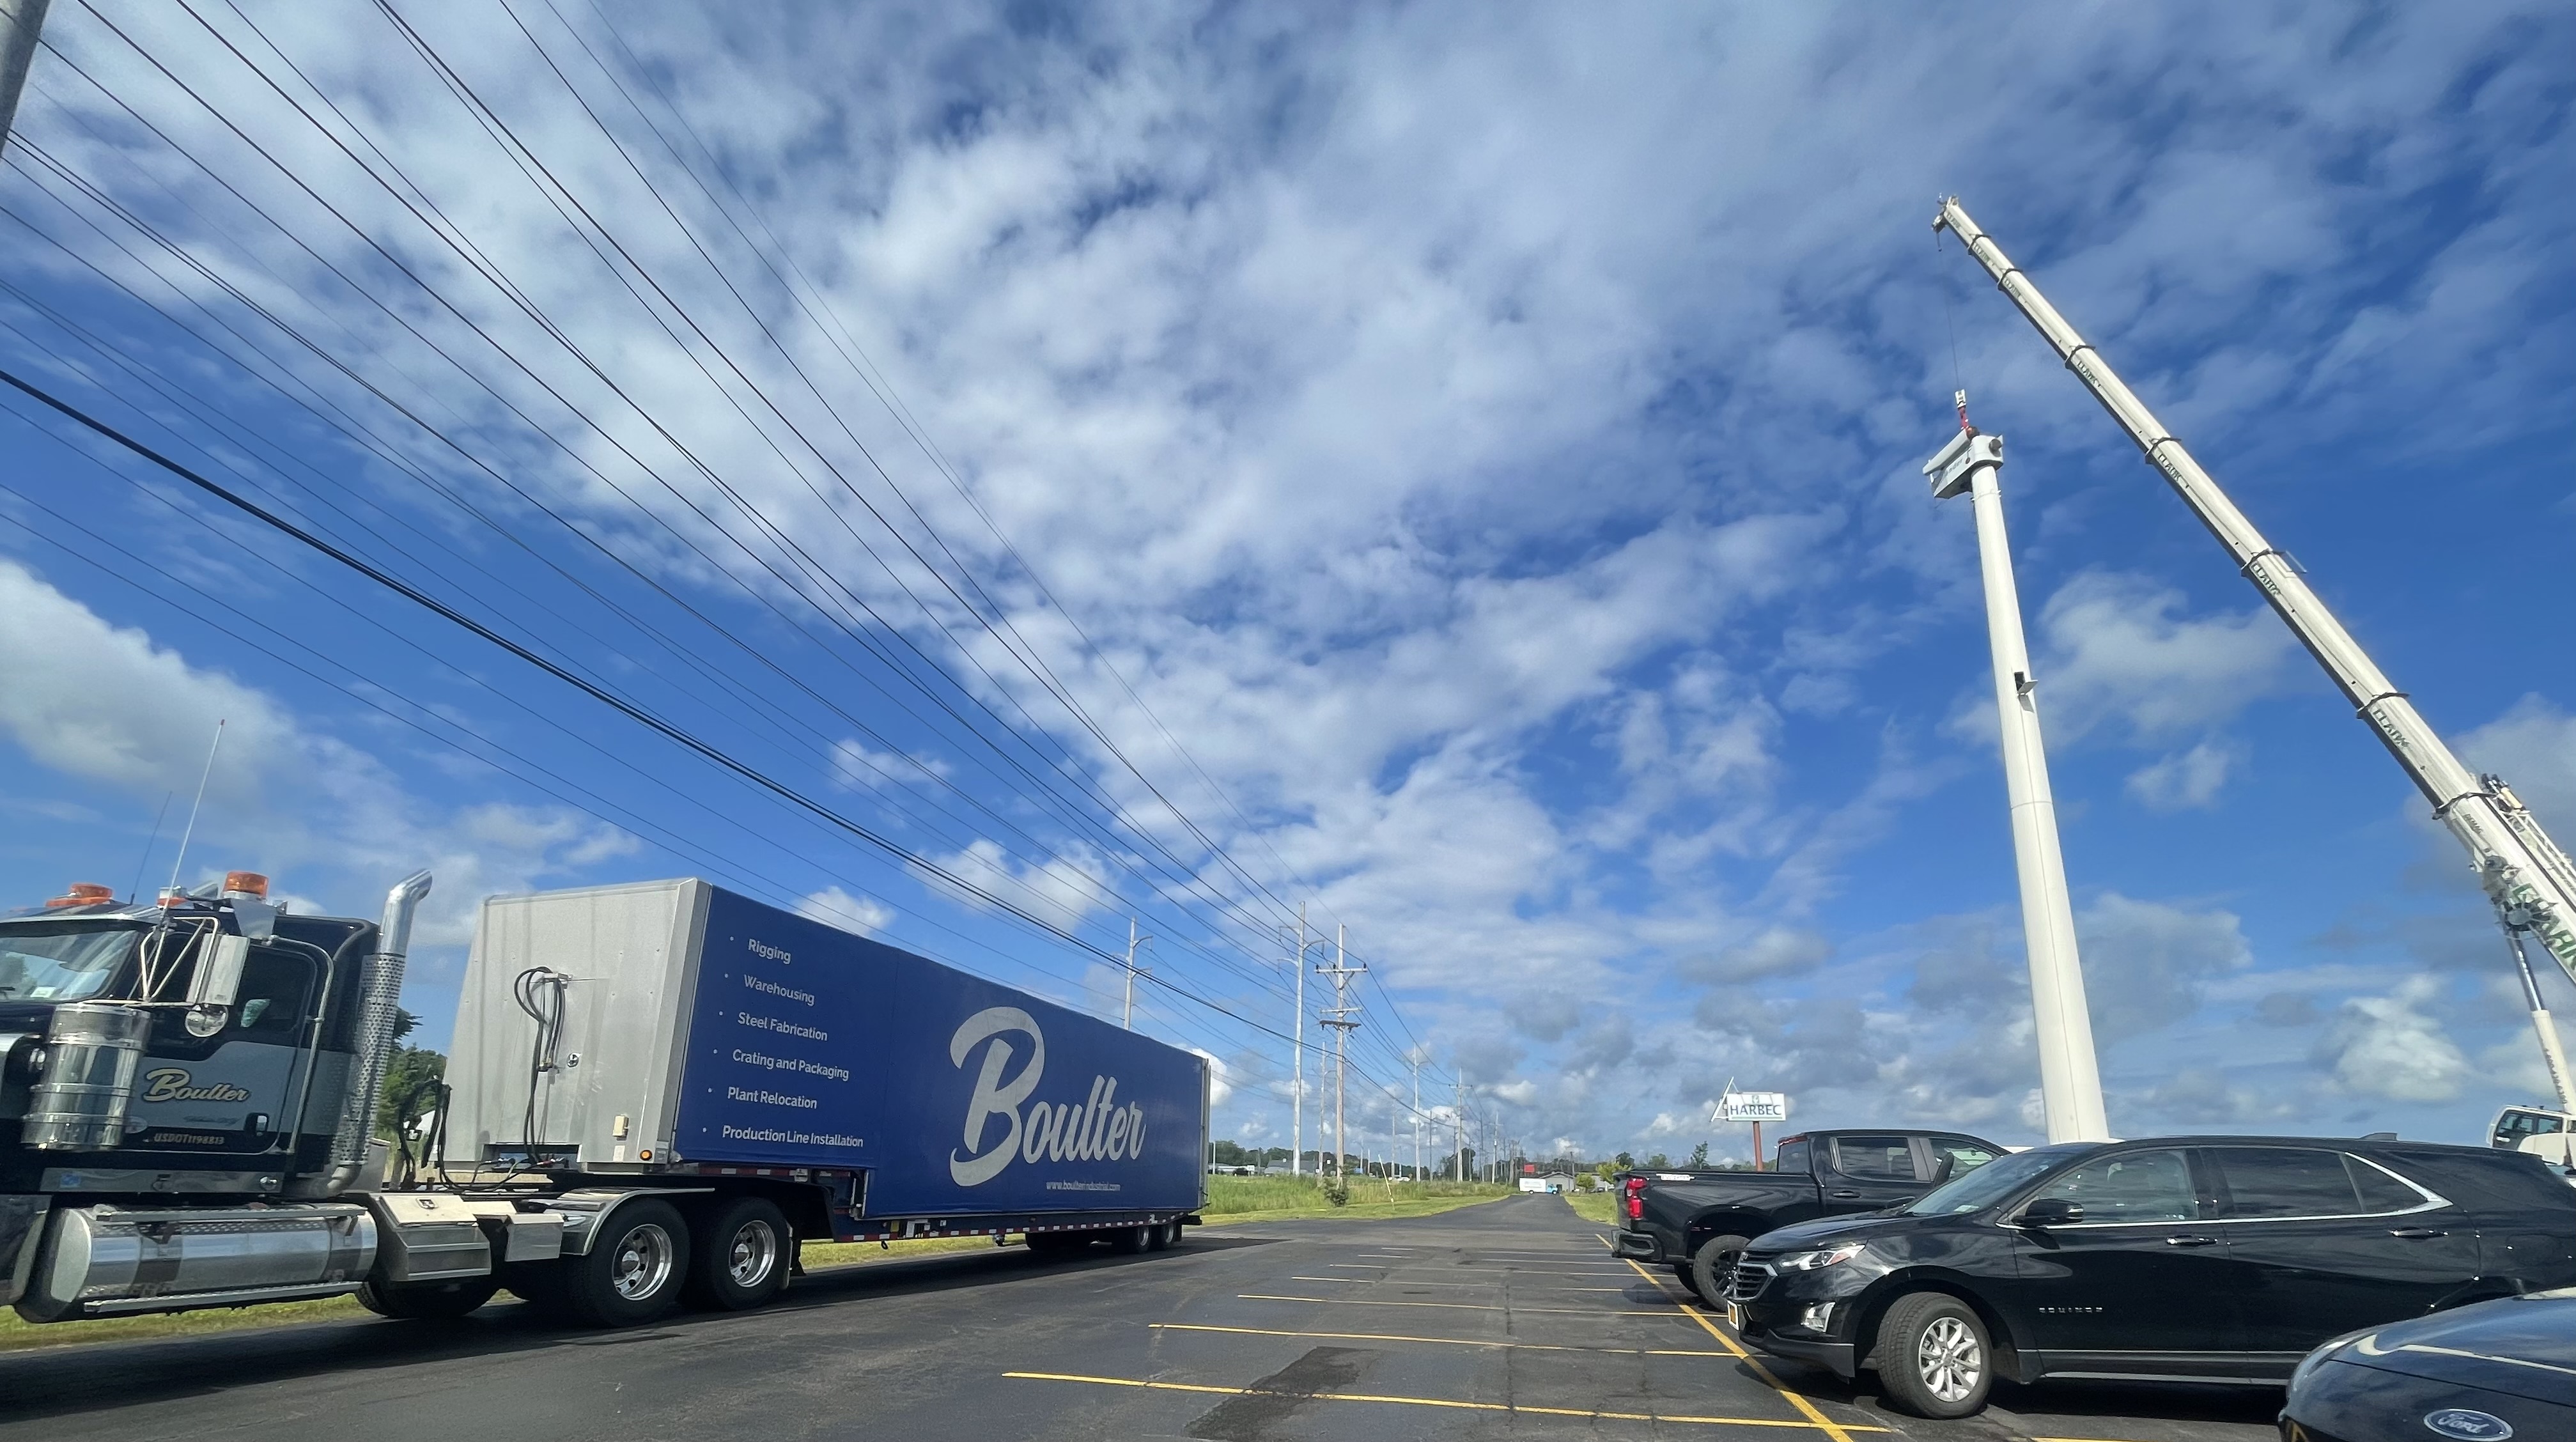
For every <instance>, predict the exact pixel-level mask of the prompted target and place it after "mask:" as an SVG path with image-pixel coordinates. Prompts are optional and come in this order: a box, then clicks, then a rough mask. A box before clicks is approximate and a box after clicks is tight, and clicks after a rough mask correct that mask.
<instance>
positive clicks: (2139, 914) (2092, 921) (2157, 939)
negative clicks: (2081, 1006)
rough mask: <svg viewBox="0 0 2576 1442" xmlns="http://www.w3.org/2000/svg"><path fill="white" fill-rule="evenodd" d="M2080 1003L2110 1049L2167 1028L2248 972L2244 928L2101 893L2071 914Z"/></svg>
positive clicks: (2214, 914)
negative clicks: (2210, 992) (2216, 987)
mask: <svg viewBox="0 0 2576 1442" xmlns="http://www.w3.org/2000/svg"><path fill="white" fill-rule="evenodd" d="M2075 933H2076V940H2077V943H2078V947H2079V950H2080V952H2081V954H2082V957H2083V965H2084V990H2085V999H2086V1000H2087V1001H2088V1002H2089V1003H2090V1004H2091V1008H2092V1012H2093V1029H2094V1035H2095V1037H2096V1039H2097V1040H2099V1041H2101V1042H2103V1043H2105V1044H2109V1043H2112V1042H2116V1041H2118V1040H2120V1039H2122V1038H2125V1037H2130V1036H2136V1035H2139V1034H2141V1033H2144V1032H2150V1031H2154V1030H2156V1029H2158V1028H2160V1027H2165V1026H2169V1025H2171V1024H2173V1023H2175V1022H2178V1021H2180V1020H2182V1019H2183V1018H2185V1017H2187V1016H2189V1015H2191V1014H2192V1013H2193V1012H2194V1011H2197V1010H2198V1009H2199V1008H2200V1004H2201V998H2202V995H2203V994H2204V991H2205V990H2206V988H2207V987H2208V986H2209V984H2210V983H2212V982H2214V981H2218V980H2221V979H2223V978H2226V977H2229V976H2232V975H2234V974H2236V973H2237V972H2240V971H2243V970H2245V969H2246V968H2248V967H2250V966H2252V965H2253V962H2254V954H2253V950H2252V948H2250V947H2249V946H2247V945H2246V942H2245V936H2244V932H2243V930H2242V923H2241V922H2239V920H2238V919H2237V917H2236V915H2235V913H2233V912H2228V911H2217V910H2211V911H2193V910H2190V909H2187V908H2184V907H2180V906H2175V905H2171V904H2169V903H2165V902H2157V901H2140V900H2135V899H2133V898H2130V897H2126V896H2123V895H2121V894H2120V893H2118V892H2116V891H2106V892H2104V893H2102V894H2101V895H2100V896H2098V897H2096V898H2094V899H2093V900H2092V901H2090V902H2088V903H2087V904H2086V905H2084V906H2083V907H2082V908H2080V909H2079V910H2078V911H2077V912H2076V914H2075Z"/></svg>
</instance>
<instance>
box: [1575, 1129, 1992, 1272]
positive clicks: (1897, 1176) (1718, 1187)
mask: <svg viewBox="0 0 2576 1442" xmlns="http://www.w3.org/2000/svg"><path fill="white" fill-rule="evenodd" d="M2003 1154H2004V1148H2002V1147H2000V1146H1997V1145H1996V1144H1994V1143H1993V1142H1989V1141H1986V1140H1983V1139H1982V1138H1978V1137H1973V1136H1969V1135H1968V1134H1966V1133H1964V1132H1949V1131H1913V1130H1905V1129H1900V1128H1893V1127H1890V1128H1879V1129H1874V1130H1866V1131H1864V1130H1851V1131H1818V1132H1801V1133H1799V1134H1797V1135H1795V1136H1788V1137H1783V1138H1781V1140H1780V1145H1779V1149H1778V1151H1777V1152H1776V1153H1775V1154H1774V1158H1773V1162H1772V1165H1771V1167H1770V1169H1769V1170H1767V1171H1758V1172H1756V1171H1723V1170H1719V1171H1710V1170H1699V1171H1655V1172H1648V1171H1632V1172H1627V1173H1623V1174H1622V1175H1621V1176H1620V1179H1619V1182H1620V1187H1621V1191H1620V1197H1619V1208H1618V1210H1619V1235H1618V1240H1617V1243H1616V1246H1617V1250H1618V1253H1619V1255H1620V1256H1623V1257H1633V1258H1635V1259H1636V1260H1638V1261H1640V1262H1660V1263H1663V1264H1665V1265H1668V1266H1670V1267H1671V1268H1672V1269H1673V1273H1674V1275H1675V1276H1677V1277H1679V1278H1680V1279H1681V1281H1682V1285H1684V1286H1686V1287H1688V1288H1690V1289H1691V1291H1692V1293H1693V1294H1694V1295H1696V1296H1698V1297H1699V1298H1700V1300H1702V1301H1704V1302H1707V1303H1708V1304H1710V1305H1711V1306H1717V1305H1722V1303H1723V1300H1724V1296H1725V1278H1726V1273H1727V1271H1728V1269H1730V1268H1732V1267H1733V1266H1734V1265H1735V1259H1736V1258H1737V1257H1738V1256H1739V1255H1741V1254H1742V1253H1743V1251H1744V1248H1745V1245H1746V1244H1747V1243H1748V1242H1750V1241H1751V1240H1752V1239H1753V1238H1755V1237H1758V1236H1761V1235H1762V1234H1763V1233H1765V1232H1768V1231H1770V1230H1772V1229H1773V1228H1775V1227H1785V1226H1788V1225H1790V1224H1791V1223H1793V1222H1804V1221H1811V1220H1813V1219H1815V1218H1817V1217H1831V1216H1841V1215H1844V1214H1846V1213H1852V1212H1874V1211H1877V1210H1879V1209H1881V1208H1883V1207H1892V1206H1897V1205H1900V1204H1902V1203H1905V1202H1910V1201H1912V1200H1914V1199H1915V1198H1916V1197H1919V1196H1921V1195H1923V1194H1924V1193H1925V1192H1928V1191H1930V1190H1931V1189H1932V1188H1933V1187H1935V1186H1937V1185H1939V1184H1940V1183H1942V1182H1944V1181H1947V1180H1949V1179H1950V1178H1951V1177H1954V1176H1960V1175H1964V1174H1966V1173H1968V1172H1971V1171H1974V1170H1975V1169H1977V1168H1978V1167H1981V1166H1984V1165H1985V1164H1986V1163H1988V1162H1991V1161H1993V1160H1994V1159H1995V1158H1997V1157H1999V1156H2002V1155H2003Z"/></svg>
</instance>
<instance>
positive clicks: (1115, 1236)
mask: <svg viewBox="0 0 2576 1442" xmlns="http://www.w3.org/2000/svg"><path fill="white" fill-rule="evenodd" d="M1161 1230H1162V1228H1160V1227H1119V1228H1117V1229H1116V1230H1114V1231H1112V1232H1111V1233H1110V1234H1109V1250H1111V1251H1113V1252H1116V1253H1117V1254H1118V1255H1120V1256H1122V1257H1132V1256H1134V1255H1136V1254H1137V1253H1138V1252H1142V1251H1144V1250H1146V1249H1147V1248H1149V1247H1151V1246H1153V1245H1154V1234H1155V1233H1156V1232H1159V1231H1161Z"/></svg>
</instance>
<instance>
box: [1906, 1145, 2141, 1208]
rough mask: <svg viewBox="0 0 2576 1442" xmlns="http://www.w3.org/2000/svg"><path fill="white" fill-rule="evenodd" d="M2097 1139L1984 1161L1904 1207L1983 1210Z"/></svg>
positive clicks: (2037, 1148) (2035, 1179) (2088, 1147)
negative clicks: (1982, 1163) (1979, 1165)
mask: <svg viewBox="0 0 2576 1442" xmlns="http://www.w3.org/2000/svg"><path fill="white" fill-rule="evenodd" d="M2100 1145H2101V1143H2099V1142H2060V1143H2058V1144H2057V1145H2056V1146H2053V1147H2034V1148H2032V1149H2031V1150H2029V1151H2026V1152H2015V1153H2013V1154H2012V1155H2011V1156H2008V1157H2001V1158H1998V1159H1996V1160H1994V1161H1991V1162H1988V1163H1986V1164H1985V1165H1984V1166H1982V1167H1979V1168H1977V1169H1976V1170H1975V1171H1973V1172H1970V1173H1968V1174H1967V1175H1966V1176H1964V1177H1961V1178H1959V1179H1958V1180H1956V1181H1952V1182H1946V1183H1944V1184H1942V1185H1940V1186H1937V1187H1934V1188H1933V1189H1932V1190H1930V1191H1928V1192H1925V1193H1924V1194H1923V1195H1922V1196H1920V1197H1918V1198H1916V1199H1915V1201H1914V1204H1913V1205H1912V1206H1909V1207H1907V1208H1906V1209H1905V1215H1907V1216H1909V1217H1936V1216H1959V1215H1962V1214H1965V1213H1968V1212H1982V1211H1984V1210H1985V1209H1986V1208H1988V1207H1991V1206H1993V1205H1994V1204H1995V1203H1997V1202H2000V1201H2002V1200H2003V1199H2004V1198H2006V1197H2008V1196H2011V1195H2012V1194H2013V1193H2014V1192H2017V1191H2019V1190H2021V1188H2022V1187H2023V1186H2024V1185H2025V1184H2027V1183H2029V1182H2033V1181H2037V1180H2038V1179H2039V1177H2040V1175H2041V1174H2042V1173H2044V1172H2046V1171H2047V1170H2048V1169H2049V1168H2051V1167H2054V1166H2056V1165H2058V1164H2059V1163H2061V1162H2064V1161H2067V1160H2069V1159H2070V1158H2073V1157H2077V1156H2081V1155H2083V1154H2084V1153H2085V1152H2087V1151H2089V1150H2091V1149H2092V1148H2094V1147H2097V1146H2100Z"/></svg>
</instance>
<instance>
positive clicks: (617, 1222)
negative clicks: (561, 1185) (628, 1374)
mask: <svg viewBox="0 0 2576 1442" xmlns="http://www.w3.org/2000/svg"><path fill="white" fill-rule="evenodd" d="M559 1265H561V1266H562V1267H563V1269H564V1270H563V1273H562V1276H563V1307H564V1310H565V1311H566V1312H567V1313H569V1314H570V1315H571V1316H572V1317H574V1318H575V1319H576V1320H579V1321H583V1322H587V1323H589V1324H591V1325H592V1326H594V1327H632V1326H636V1325H639V1324H641V1323H645V1322H650V1321H652V1320H653V1319H654V1318H656V1317H659V1316H661V1315H662V1314H663V1313H665V1312H667V1311H669V1310H671V1308H672V1307H673V1306H674V1305H675V1304H677V1303H678V1302H679V1300H680V1289H681V1286H682V1285H683V1283H684V1282H685V1281H686V1279H687V1277H688V1274H689V1229H688V1227H687V1225H686V1224H684V1223H683V1222H681V1220H680V1214H679V1212H678V1211H676V1210H674V1209H673V1208H672V1206H671V1204H670V1203H669V1202H665V1201H660V1200H657V1199H652V1198H646V1199H643V1200H639V1201H633V1202H629V1203H627V1204H626V1205H624V1206H622V1207H619V1208H617V1209H616V1210H615V1211H612V1212H610V1213H609V1214H608V1229H607V1230H606V1231H605V1232H602V1233H601V1234H600V1235H599V1236H598V1237H597V1238H595V1239H594V1240H593V1241H592V1242H591V1244H590V1253H589V1255H587V1256H581V1257H566V1258H564V1259H563V1261H562V1262H561V1263H560V1264H559Z"/></svg>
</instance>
